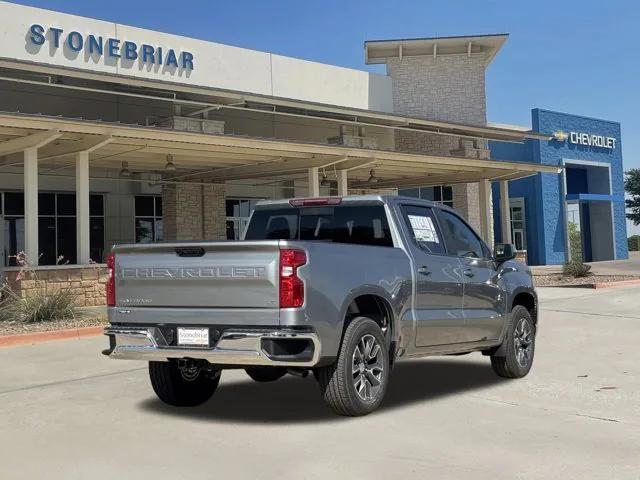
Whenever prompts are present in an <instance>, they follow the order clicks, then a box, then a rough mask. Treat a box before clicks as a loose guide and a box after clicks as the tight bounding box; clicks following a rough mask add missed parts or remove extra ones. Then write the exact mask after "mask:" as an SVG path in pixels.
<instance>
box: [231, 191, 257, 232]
mask: <svg viewBox="0 0 640 480" xmlns="http://www.w3.org/2000/svg"><path fill="white" fill-rule="evenodd" d="M259 201H260V200H258V199H251V198H228V199H227V200H226V202H225V203H226V207H227V240H240V238H241V237H242V234H243V233H244V231H245V229H246V228H247V223H249V217H250V216H251V212H252V211H253V209H254V207H255V205H256V203H258V202H259Z"/></svg>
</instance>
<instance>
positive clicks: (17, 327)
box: [0, 316, 107, 336]
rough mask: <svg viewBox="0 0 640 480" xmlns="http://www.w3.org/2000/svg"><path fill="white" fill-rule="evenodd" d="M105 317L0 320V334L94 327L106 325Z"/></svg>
mask: <svg viewBox="0 0 640 480" xmlns="http://www.w3.org/2000/svg"><path fill="white" fill-rule="evenodd" d="M106 324H107V319H106V317H103V316H86V317H79V318H69V319H64V320H51V321H48V322H30V323H24V322H15V321H13V322H12V321H6V322H0V336H4V335H20V334H23V333H35V332H51V331H56V330H70V329H76V328H85V327H95V326H100V325H106Z"/></svg>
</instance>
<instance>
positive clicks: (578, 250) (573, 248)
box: [568, 222, 582, 262]
mask: <svg viewBox="0 0 640 480" xmlns="http://www.w3.org/2000/svg"><path fill="white" fill-rule="evenodd" d="M568 230H569V249H570V250H569V259H570V261H572V262H582V236H581V235H580V230H578V225H576V224H575V223H574V222H569V224H568Z"/></svg>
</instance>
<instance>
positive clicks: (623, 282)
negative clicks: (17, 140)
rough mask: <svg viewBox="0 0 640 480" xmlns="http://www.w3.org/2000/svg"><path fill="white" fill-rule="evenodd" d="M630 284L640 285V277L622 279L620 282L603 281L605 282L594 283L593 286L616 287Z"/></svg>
mask: <svg viewBox="0 0 640 480" xmlns="http://www.w3.org/2000/svg"><path fill="white" fill-rule="evenodd" d="M629 285H640V279H636V280H620V281H619V282H603V283H594V284H593V288H596V289H598V288H616V287H626V286H629Z"/></svg>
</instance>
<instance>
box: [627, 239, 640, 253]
mask: <svg viewBox="0 0 640 480" xmlns="http://www.w3.org/2000/svg"><path fill="white" fill-rule="evenodd" d="M627 242H628V244H629V251H630V252H637V251H640V235H631V236H630V237H629V238H628V239H627Z"/></svg>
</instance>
